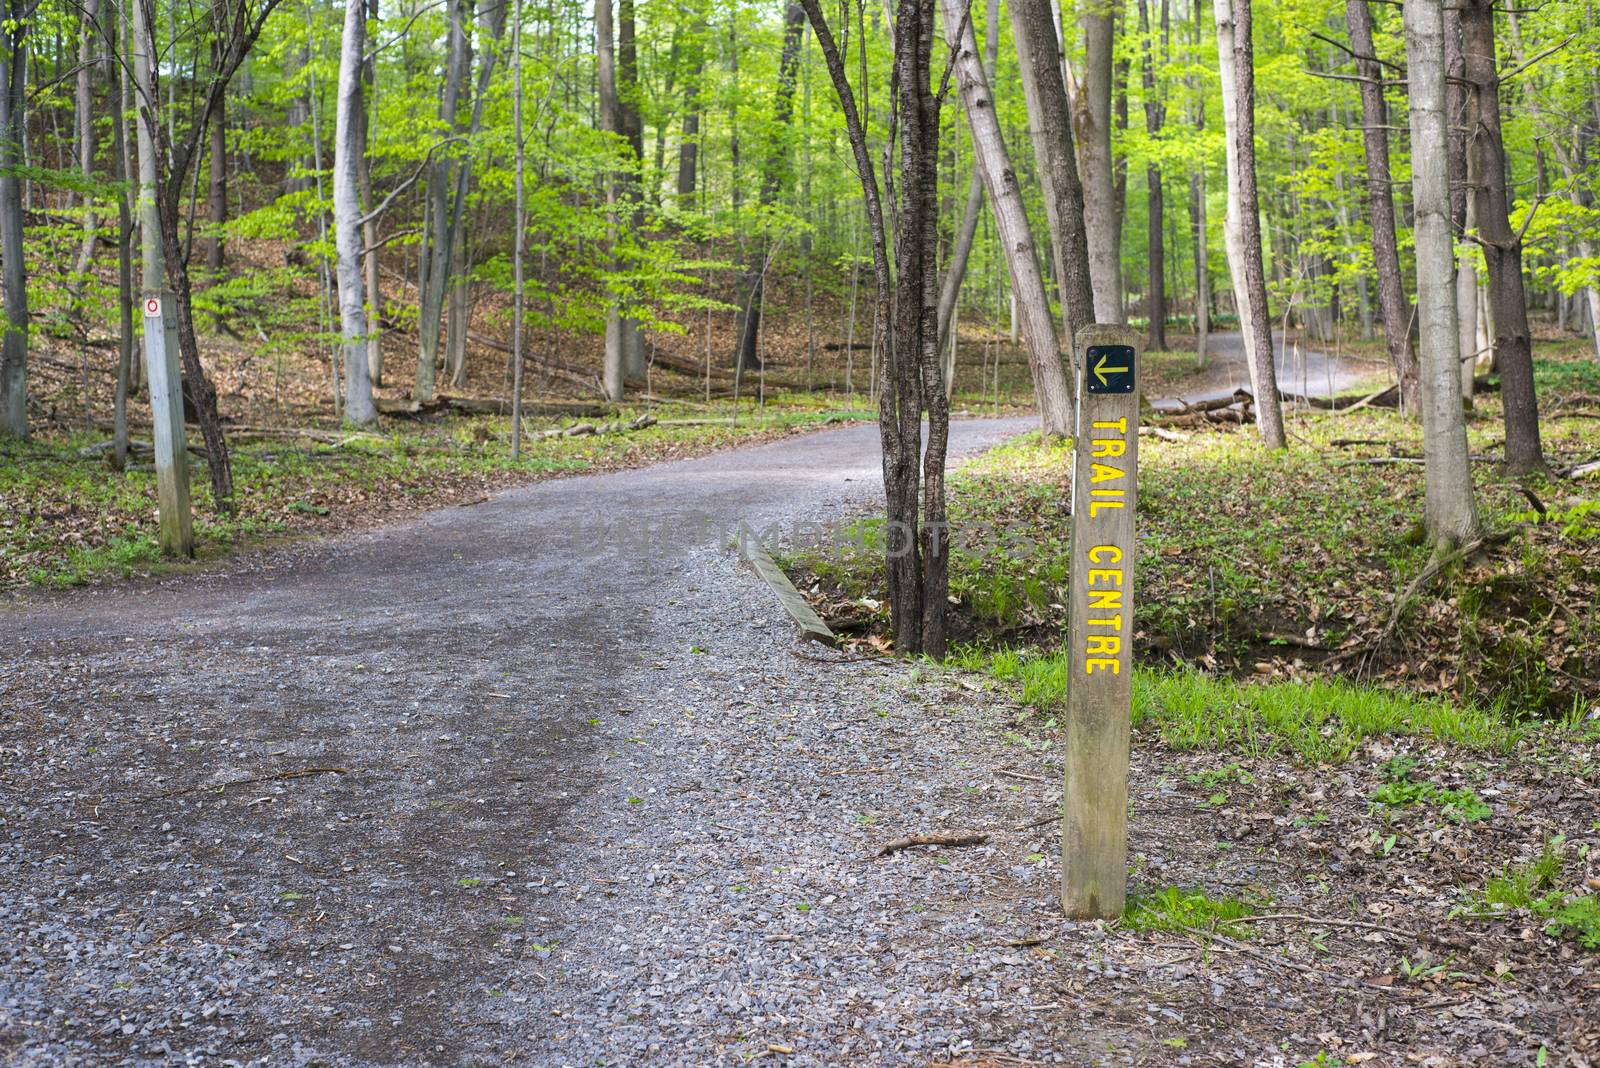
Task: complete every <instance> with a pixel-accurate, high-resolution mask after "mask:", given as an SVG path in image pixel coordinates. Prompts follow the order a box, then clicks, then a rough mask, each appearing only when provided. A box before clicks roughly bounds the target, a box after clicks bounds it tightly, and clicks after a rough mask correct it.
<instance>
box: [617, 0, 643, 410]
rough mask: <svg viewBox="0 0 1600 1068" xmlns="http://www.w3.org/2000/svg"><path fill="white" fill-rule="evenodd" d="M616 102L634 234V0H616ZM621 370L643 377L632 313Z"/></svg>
mask: <svg viewBox="0 0 1600 1068" xmlns="http://www.w3.org/2000/svg"><path fill="white" fill-rule="evenodd" d="M617 102H618V107H619V108H620V115H621V118H622V131H621V132H622V134H623V135H624V136H625V137H627V139H628V148H629V150H630V152H631V153H632V156H633V164H634V169H633V170H630V171H629V172H628V173H627V175H625V176H624V178H623V182H622V191H623V194H624V199H625V200H626V201H627V204H628V227H629V229H630V230H631V231H632V232H633V233H634V234H635V235H637V234H638V233H639V231H640V230H641V229H642V228H643V225H644V190H643V187H642V186H641V184H640V182H641V177H640V174H639V170H638V168H639V167H640V166H641V165H642V164H643V163H644V121H643V119H642V118H641V117H640V115H639V60H638V50H637V47H636V45H635V43H634V18H633V0H617ZM620 330H621V342H622V369H623V373H624V375H625V376H626V377H627V378H628V379H629V380H630V381H634V382H640V383H642V382H643V381H644V378H645V355H644V332H643V331H642V330H641V329H640V328H639V321H638V320H637V319H635V318H633V317H632V316H627V317H625V318H623V320H622V322H621V326H620Z"/></svg>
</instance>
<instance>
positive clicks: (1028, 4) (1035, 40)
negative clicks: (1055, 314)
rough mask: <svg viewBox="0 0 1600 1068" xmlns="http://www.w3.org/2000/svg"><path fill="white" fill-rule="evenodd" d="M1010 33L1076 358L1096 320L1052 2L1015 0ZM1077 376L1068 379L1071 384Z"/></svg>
mask: <svg viewBox="0 0 1600 1068" xmlns="http://www.w3.org/2000/svg"><path fill="white" fill-rule="evenodd" d="M1011 19H1012V23H1011V25H1012V29H1013V31H1014V34H1015V36H1016V41H1017V59H1018V61H1019V64H1020V66H1021V70H1022V91H1023V95H1024V96H1025V97H1026V99H1027V106H1028V114H1029V119H1030V124H1031V125H1032V126H1033V127H1034V130H1033V150H1034V160H1035V162H1036V163H1037V165H1038V168H1039V174H1040V177H1041V180H1042V185H1043V186H1044V203H1045V216H1046V219H1047V221H1048V222H1049V225H1050V244H1051V247H1052V248H1053V249H1054V251H1055V264H1056V279H1057V282H1058V283H1059V285H1060V287H1061V308H1062V314H1063V319H1064V321H1065V325H1066V328H1067V334H1068V338H1067V344H1066V345H1065V346H1064V347H1065V348H1066V350H1067V352H1068V354H1069V359H1075V358H1076V352H1077V346H1076V344H1075V343H1073V341H1072V338H1073V337H1075V336H1076V335H1077V332H1078V331H1079V330H1082V329H1083V328H1084V327H1086V326H1088V325H1089V324H1090V323H1092V322H1094V321H1095V318H1094V316H1095V303H1094V283H1093V280H1092V275H1093V265H1092V262H1091V260H1090V250H1089V237H1088V231H1087V229H1086V227H1085V224H1086V219H1085V216H1084V199H1083V198H1084V191H1083V183H1082V182H1081V181H1080V180H1079V177H1078V160H1077V153H1076V151H1075V150H1074V147H1073V141H1072V111H1071V107H1070V105H1069V104H1068V102H1067V88H1066V83H1065V82H1064V81H1063V80H1062V75H1061V70H1062V67H1061V49H1060V46H1059V44H1058V38H1057V28H1056V18H1055V4H1054V0H1013V2H1012V4H1011ZM1075 380H1076V375H1070V376H1068V381H1069V386H1068V388H1069V389H1070V388H1071V386H1070V382H1072V381H1075Z"/></svg>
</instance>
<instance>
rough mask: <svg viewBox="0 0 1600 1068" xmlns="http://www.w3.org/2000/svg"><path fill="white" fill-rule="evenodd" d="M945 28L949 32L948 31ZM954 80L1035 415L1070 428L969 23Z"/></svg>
mask: <svg viewBox="0 0 1600 1068" xmlns="http://www.w3.org/2000/svg"><path fill="white" fill-rule="evenodd" d="M964 6H965V5H964V3H963V0H943V11H944V20H945V25H946V26H947V27H955V26H959V25H960V24H961V22H962V12H963V10H964ZM947 32H951V31H948V30H947ZM955 80H956V87H957V90H958V91H959V92H960V95H961V104H962V108H963V110H964V111H965V112H966V114H967V122H968V124H969V125H970V127H971V129H972V151H973V155H974V156H975V157H976V158H977V161H978V170H979V172H980V173H981V174H982V175H983V185H984V189H985V190H986V191H987V192H988V194H989V204H990V206H991V207H992V209H993V211H994V220H995V228H996V230H997V231H998V232H999V236H1000V245H1001V247H1002V248H1003V249H1004V250H1005V258H1006V266H1007V267H1008V268H1009V270H1010V274H1011V291H1012V293H1013V294H1014V296H1015V299H1016V309H1017V315H1018V318H1019V319H1020V320H1021V330H1022V334H1023V336H1024V338H1025V339H1026V341H1027V349H1028V366H1029V369H1030V370H1031V371H1032V372H1033V387H1034V393H1035V395H1036V397H1037V398H1038V402H1039V419H1040V422H1041V424H1042V427H1043V429H1044V432H1045V433H1046V434H1052V435H1058V436H1065V435H1068V434H1070V433H1072V397H1071V391H1070V388H1069V386H1068V385H1067V377H1066V374H1065V373H1064V372H1063V371H1062V367H1061V350H1060V348H1059V346H1058V344H1057V339H1056V328H1055V321H1054V319H1053V318H1052V316H1051V314H1050V298H1049V295H1048V293H1047V291H1046V290H1045V285H1044V276H1043V274H1041V273H1040V271H1039V258H1038V253H1037V251H1036V250H1035V247H1034V243H1033V235H1032V233H1031V232H1030V230H1029V228H1028V216H1027V211H1026V208H1025V206H1024V204H1023V201H1022V189H1021V187H1020V185H1019V184H1018V182H1017V175H1016V171H1015V170H1014V169H1013V168H1012V166H1011V160H1010V156H1009V154H1008V153H1007V151H1006V145H1005V141H1004V140H1003V139H1002V138H1001V135H1000V121H999V119H998V118H997V117H996V115H995V109H994V96H993V94H992V93H991V92H990V91H989V83H988V81H987V80H986V79H985V77H984V73H983V66H982V64H981V63H979V61H978V44H977V37H976V35H975V34H974V33H973V32H972V26H971V24H970V23H969V24H968V25H967V27H966V29H965V31H964V32H963V33H962V36H961V43H960V45H959V47H958V48H957V49H956V55H955Z"/></svg>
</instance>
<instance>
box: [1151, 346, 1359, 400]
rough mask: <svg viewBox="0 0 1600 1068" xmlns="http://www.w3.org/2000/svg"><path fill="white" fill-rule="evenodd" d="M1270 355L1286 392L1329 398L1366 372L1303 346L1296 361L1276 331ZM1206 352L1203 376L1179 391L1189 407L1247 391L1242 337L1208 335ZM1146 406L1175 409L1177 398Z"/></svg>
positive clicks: (1164, 398)
mask: <svg viewBox="0 0 1600 1068" xmlns="http://www.w3.org/2000/svg"><path fill="white" fill-rule="evenodd" d="M1292 340H1293V339H1291V341H1292ZM1273 351H1274V352H1275V353H1276V355H1277V360H1276V363H1277V368H1278V388H1279V389H1281V390H1283V391H1284V392H1288V393H1303V394H1304V395H1306V396H1308V397H1331V396H1333V395H1334V394H1337V393H1339V392H1340V391H1341V390H1345V389H1349V388H1350V387H1351V386H1354V385H1356V384H1358V383H1359V382H1361V381H1362V379H1364V378H1365V377H1367V375H1368V374H1370V373H1371V372H1370V369H1368V368H1366V367H1364V366H1363V365H1362V364H1360V363H1358V362H1356V361H1355V360H1352V359H1348V358H1340V357H1336V356H1333V355H1331V354H1329V353H1325V352H1319V351H1317V350H1315V349H1309V348H1306V347H1305V346H1304V345H1303V344H1302V345H1301V348H1300V360H1298V361H1297V360H1296V359H1295V355H1294V350H1293V348H1292V346H1291V345H1286V344H1285V343H1284V340H1283V335H1282V334H1281V333H1275V334H1273ZM1207 353H1208V356H1207V360H1206V372H1205V374H1204V375H1203V376H1201V377H1197V378H1196V379H1195V380H1194V381H1193V382H1191V383H1190V384H1189V385H1187V386H1186V387H1185V388H1184V390H1183V395H1182V398H1181V400H1183V401H1189V402H1190V403H1194V402H1197V401H1208V400H1222V399H1224V398H1226V397H1230V396H1232V395H1233V392H1234V390H1237V389H1244V390H1248V389H1249V388H1250V368H1249V366H1248V365H1247V364H1246V363H1245V357H1244V337H1243V336H1242V335H1241V334H1240V333H1239V332H1238V331H1237V330H1230V331H1228V332H1226V333H1222V334H1212V335H1211V337H1210V339H1209V340H1208V343H1207ZM1150 405H1151V407H1153V408H1155V409H1156V410H1157V411H1175V410H1177V409H1179V408H1181V407H1183V405H1182V403H1181V402H1180V398H1179V397H1177V396H1159V397H1152V398H1150Z"/></svg>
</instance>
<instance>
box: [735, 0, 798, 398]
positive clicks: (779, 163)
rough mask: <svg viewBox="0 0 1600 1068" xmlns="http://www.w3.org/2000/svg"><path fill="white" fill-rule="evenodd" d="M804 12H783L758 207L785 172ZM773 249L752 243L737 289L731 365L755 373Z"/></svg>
mask: <svg viewBox="0 0 1600 1068" xmlns="http://www.w3.org/2000/svg"><path fill="white" fill-rule="evenodd" d="M805 28H806V13H805V9H804V8H802V7H801V6H800V5H799V4H797V3H790V4H788V5H787V6H785V8H784V11H783V51H782V52H781V53H780V55H779V57H778V88H777V100H776V102H775V103H774V106H773V133H772V135H771V143H770V144H769V145H768V148H767V155H766V159H765V160H764V161H763V163H762V167H761V191H760V194H759V196H760V204H761V207H763V208H769V207H771V206H772V205H773V204H774V203H776V202H777V199H778V195H779V194H780V193H782V192H783V187H784V184H785V181H786V178H787V175H788V171H789V146H788V131H789V123H790V119H791V118H792V116H793V114H794V89H795V84H796V79H797V78H798V76H799V72H800V42H801V40H802V39H803V37H804V35H805ZM772 254H773V246H772V243H771V241H770V240H767V239H765V238H763V239H761V240H758V241H757V242H756V243H755V254H754V255H753V257H752V258H751V260H750V263H749V265H748V266H747V267H746V268H745V274H744V279H743V281H742V283H741V284H740V286H739V289H740V291H741V292H742V293H743V294H744V298H745V303H744V307H742V308H740V309H739V316H738V341H737V346H738V347H737V349H736V350H735V352H734V363H735V365H736V366H737V367H738V368H739V369H741V370H746V371H750V370H755V369H757V368H758V367H759V366H760V360H759V359H758V357H757V352H756V342H757V341H758V340H759V338H760V336H761V307H762V299H761V298H762V293H763V290H764V289H765V287H766V274H767V269H768V268H769V267H770V266H771V260H772Z"/></svg>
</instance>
